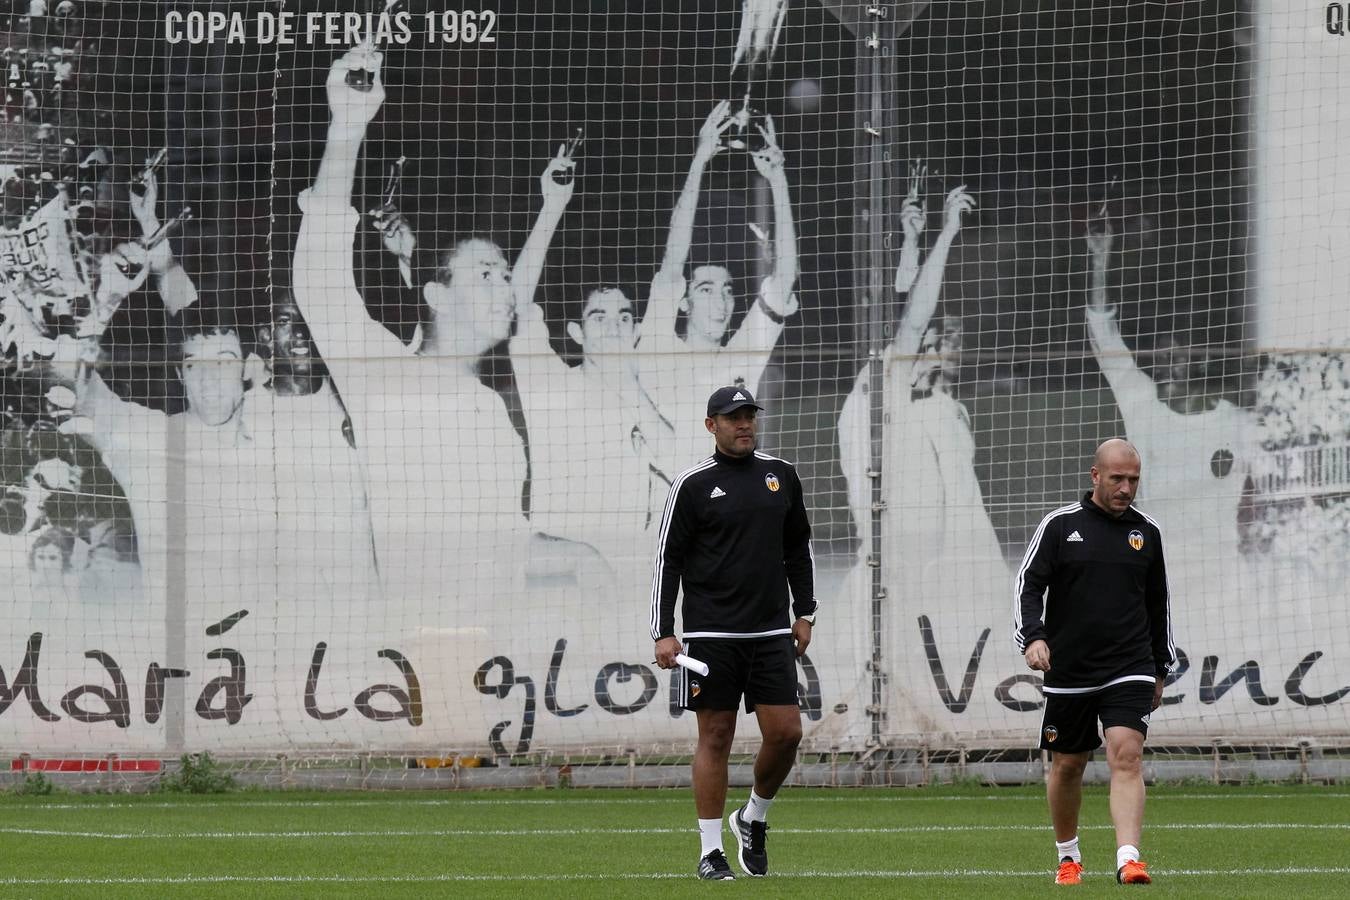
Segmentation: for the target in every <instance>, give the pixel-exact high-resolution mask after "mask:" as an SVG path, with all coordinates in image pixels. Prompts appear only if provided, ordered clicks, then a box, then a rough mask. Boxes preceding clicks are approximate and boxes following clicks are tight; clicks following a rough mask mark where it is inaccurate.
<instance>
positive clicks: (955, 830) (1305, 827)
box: [0, 822, 1350, 841]
mask: <svg viewBox="0 0 1350 900" xmlns="http://www.w3.org/2000/svg"><path fill="white" fill-rule="evenodd" d="M1025 827H1026V826H1024V825H1014V824H1009V825H893V826H877V827H870V828H792V827H781V826H775V828H774V834H776V835H785V834H810V835H837V834H982V833H990V832H996V833H1003V832H1010V831H1023V830H1025ZM1111 828H1113V826H1111V825H1082V826H1080V830H1082V831H1107V830H1109V829H1111ZM1149 830H1150V831H1350V823H1345V822H1326V823H1322V822H1182V823H1177V822H1172V823H1165V824H1158V825H1150V826H1149ZM696 831H697V829H695V828H426V829H376V830H369V831H355V830H332V831H315V830H312V829H305V830H299V831H67V830H62V829H55V828H3V827H0V834H14V835H26V836H30V837H69V838H98V839H102V840H113V841H135V840H166V839H169V840H172V839H182V838H195V839H203V840H234V839H264V838H266V839H276V838H282V839H296V840H304V839H310V838H370V837H397V838H407V837H414V838H415V837H427V838H441V837H557V836H561V835H574V834H577V835H581V834H585V835H640V834H691V833H694V832H696Z"/></svg>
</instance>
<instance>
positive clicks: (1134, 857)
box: [1116, 844, 1139, 869]
mask: <svg viewBox="0 0 1350 900" xmlns="http://www.w3.org/2000/svg"><path fill="white" fill-rule="evenodd" d="M1127 862H1139V848H1138V847H1136V846H1135V845H1134V844H1123V845H1121V847H1120V848H1119V849H1118V850H1116V868H1117V869H1119V868H1121V867H1122V866H1124V865H1125V864H1126V863H1127Z"/></svg>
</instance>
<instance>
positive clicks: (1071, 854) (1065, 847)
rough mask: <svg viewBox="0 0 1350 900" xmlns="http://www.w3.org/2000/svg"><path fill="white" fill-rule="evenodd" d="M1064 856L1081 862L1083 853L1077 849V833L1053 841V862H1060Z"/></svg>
mask: <svg viewBox="0 0 1350 900" xmlns="http://www.w3.org/2000/svg"><path fill="white" fill-rule="evenodd" d="M1066 856H1067V857H1068V858H1069V859H1071V860H1073V861H1074V862H1076V863H1080V864H1081V863H1082V862H1083V854H1082V853H1081V852H1079V850H1078V835H1076V834H1075V835H1074V836H1073V837H1071V838H1069V839H1068V840H1067V841H1055V862H1060V861H1061V860H1063V859H1064V857H1066ZM1117 868H1119V867H1117Z"/></svg>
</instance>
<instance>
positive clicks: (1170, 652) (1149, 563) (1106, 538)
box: [1013, 493, 1176, 694]
mask: <svg viewBox="0 0 1350 900" xmlns="http://www.w3.org/2000/svg"><path fill="white" fill-rule="evenodd" d="M1047 589H1048V591H1049V594H1048V596H1047V594H1046V591H1047ZM1016 595H1017V599H1016V601H1015V603H1014V607H1013V636H1014V638H1015V639H1016V641H1017V649H1018V650H1021V651H1023V652H1025V651H1026V648H1027V645H1028V644H1030V643H1031V642H1032V641H1037V640H1043V641H1045V642H1046V643H1048V644H1049V645H1050V671H1049V672H1046V673H1045V687H1044V690H1045V692H1046V693H1050V694H1054V693H1060V694H1077V693H1086V692H1088V691H1093V690H1097V689H1099V688H1103V687H1106V686H1108V685H1112V684H1117V683H1119V682H1122V681H1147V682H1149V683H1153V681H1154V679H1155V678H1156V677H1157V676H1158V675H1165V674H1167V673H1168V672H1170V671H1171V670H1172V668H1173V667H1174V666H1175V665H1176V648H1175V647H1174V646H1173V643H1172V623H1171V612H1170V610H1169V608H1168V601H1169V597H1168V590H1167V570H1166V567H1165V565H1164V563H1163V547H1162V532H1161V531H1159V529H1158V524H1157V523H1156V522H1154V521H1153V520H1152V519H1151V518H1149V517H1148V516H1146V515H1144V514H1143V513H1141V512H1140V511H1139V510H1137V509H1135V508H1134V507H1130V508H1129V509H1127V510H1126V511H1125V512H1124V513H1123V514H1122V515H1121V516H1120V517H1119V518H1116V517H1114V516H1112V515H1111V514H1110V513H1108V512H1106V511H1105V510H1103V509H1101V508H1100V507H1099V506H1097V504H1095V503H1093V502H1092V495H1091V494H1090V493H1089V494H1088V495H1087V496H1086V497H1084V498H1083V500H1082V501H1081V502H1079V503H1074V504H1071V505H1069V506H1064V507H1060V508H1059V509H1057V510H1055V511H1054V512H1052V513H1050V514H1049V515H1048V516H1046V517H1045V518H1044V519H1042V520H1041V524H1040V527H1039V528H1037V529H1036V534H1035V535H1034V536H1033V537H1032V539H1031V544H1030V546H1028V547H1027V552H1026V556H1025V557H1024V558H1023V559H1022V565H1021V566H1020V567H1019V568H1018V570H1017V583H1016Z"/></svg>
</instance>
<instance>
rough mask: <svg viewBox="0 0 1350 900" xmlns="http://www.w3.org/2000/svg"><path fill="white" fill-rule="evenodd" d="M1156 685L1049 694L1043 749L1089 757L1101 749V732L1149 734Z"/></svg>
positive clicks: (1133, 684) (1125, 684) (1135, 683)
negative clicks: (1118, 729)
mask: <svg viewBox="0 0 1350 900" xmlns="http://www.w3.org/2000/svg"><path fill="white" fill-rule="evenodd" d="M1154 687H1155V685H1154V684H1153V683H1147V682H1143V681H1125V682H1121V683H1120V684H1113V685H1111V686H1110V687H1108V688H1103V689H1102V690H1100V691H1093V692H1092V693H1090V694H1046V695H1045V718H1043V719H1042V720H1041V749H1042V750H1049V751H1051V752H1052V753H1086V752H1088V751H1091V750H1096V749H1097V748H1098V747H1100V746H1101V745H1102V739H1101V736H1100V735H1099V734H1098V733H1097V720H1098V719H1100V720H1101V723H1102V728H1103V729H1106V728H1114V727H1116V726H1117V725H1123V726H1125V727H1126V728H1133V729H1134V730H1135V731H1138V732H1140V733H1141V734H1148V716H1149V713H1151V712H1152V711H1153V690H1154Z"/></svg>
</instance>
